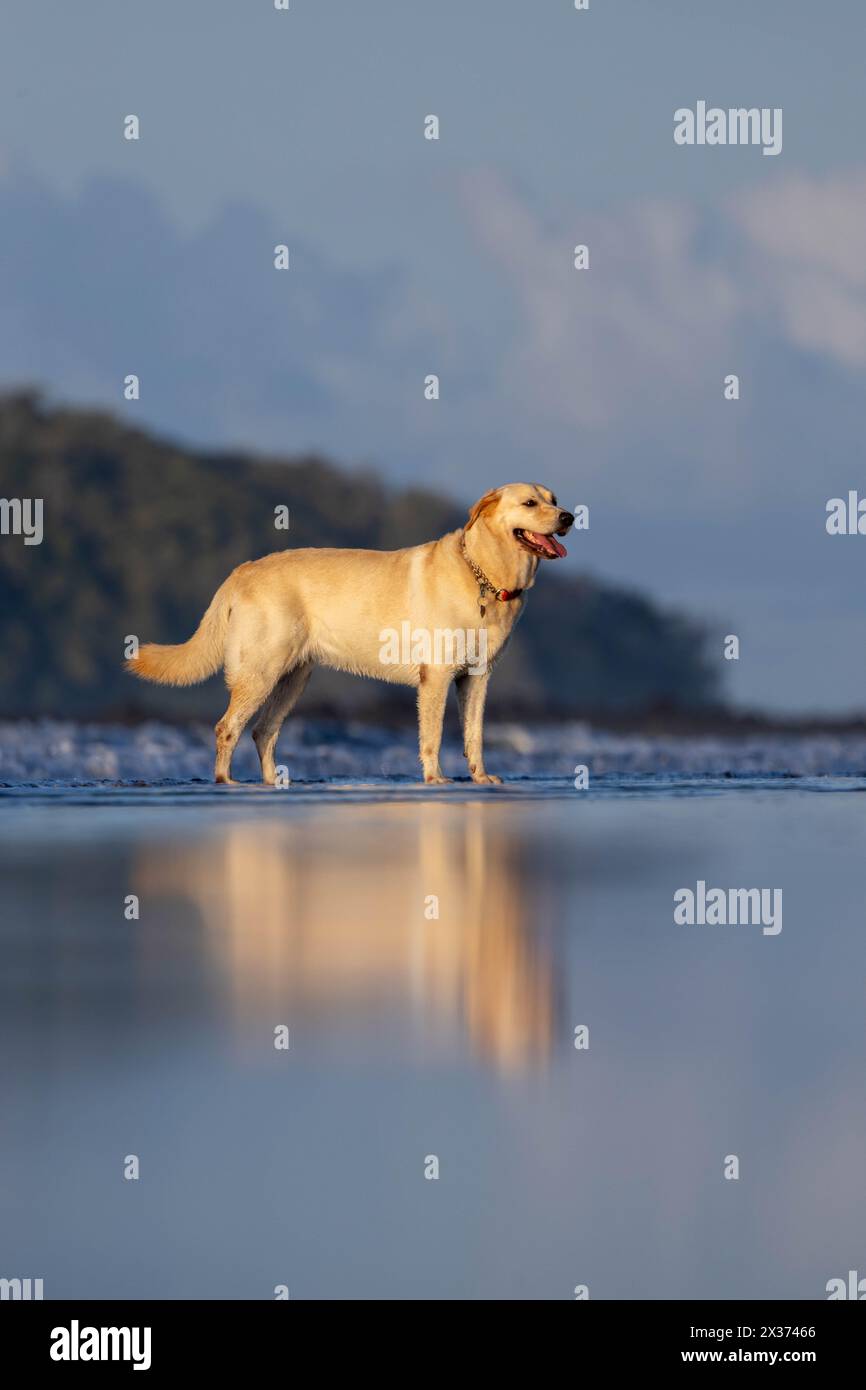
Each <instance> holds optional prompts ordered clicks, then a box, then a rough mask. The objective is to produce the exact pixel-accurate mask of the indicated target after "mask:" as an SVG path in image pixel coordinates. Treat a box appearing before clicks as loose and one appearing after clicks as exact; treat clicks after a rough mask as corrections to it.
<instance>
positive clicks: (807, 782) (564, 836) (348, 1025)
mask: <svg viewBox="0 0 866 1390" xmlns="http://www.w3.org/2000/svg"><path fill="white" fill-rule="evenodd" d="M490 763H491V765H493V766H495V758H494V757H491V759H490ZM864 785H866V784H864V782H863V780H862V779H860V778H855V777H848V778H843V777H838V778H833V779H829V778H825V777H818V776H811V777H808V778H791V777H779V776H776V777H768V776H767V775H762V776H748V775H741V776H739V777H734V778H730V777H727V778H726V777H724V776H715V777H701V776H699V775H697V774H687V773H682V772H680V773H677V772H675V771H672V772H670V773H668V774H667V775H665V776H663V777H655V778H654V777H652V776H650V775H649V774H646V773H644V774H640V775H635V774H631V775H627V774H623V773H610V774H608V775H607V776H600V777H597V778H594V779H593V782H592V784H591V788H592V789H591V790H590V791H589V792H577V791H575V790H574V788H573V786H572V783H571V780H570V779H569V778H568V777H567V776H556V777H553V776H551V777H546V778H538V777H531V776H529V775H526V776H524V777H523V778H522V779H515V780H513V781H509V782H508V783H507V785H506V786H505V787H504V788H503V789H477V790H476V789H474V788H472V787H471V785H470V784H459V785H456V786H454V787H446V788H442V789H426V790H424V789H420V790H419V789H418V788H417V787H416V785H415V784H414V783H409V782H408V781H406V782H395V781H393V780H391V781H388V782H385V781H381V780H379V781H373V780H371V779H370V778H369V777H367V778H365V779H364V780H363V781H362V780H359V779H350V780H348V781H345V780H344V781H343V782H342V783H341V782H338V781H335V780H333V778H332V780H330V781H328V782H318V783H314V782H312V781H310V782H308V783H307V784H305V785H303V786H298V787H295V788H292V789H288V790H286V791H283V792H273V791H261V790H260V789H258V788H255V787H252V786H251V787H242V788H239V789H232V788H212V787H211V786H209V785H207V784H204V783H201V784H196V783H180V782H178V781H174V782H165V783H163V784H162V785H159V786H143V787H136V786H132V785H128V784H127V785H124V786H121V787H118V786H111V785H107V784H106V783H104V782H103V783H98V782H96V781H94V782H92V783H91V785H78V786H69V785H67V786H63V785H60V784H59V781H58V779H53V780H52V781H48V780H47V779H43V781H42V783H41V785H34V784H33V783H31V784H30V785H29V786H22V785H20V784H18V785H9V786H7V787H6V789H5V791H4V793H3V795H2V796H0V836H2V844H0V870H2V878H3V885H4V893H3V916H2V927H0V964H2V972H0V1005H2V1012H0V1019H2V1021H0V1041H2V1056H3V1058H4V1066H3V1079H2V1091H3V1097H2V1100H3V1115H4V1126H3V1129H4V1138H3V1143H2V1174H0V1210H2V1230H3V1237H4V1238H3V1257H2V1263H3V1268H2V1269H0V1274H2V1275H4V1276H5V1277H13V1276H18V1277H34V1278H35V1277H41V1278H43V1279H44V1281H45V1294H46V1297H49V1298H50V1297H85V1298H86V1297H94V1298H96V1297H112V1296H113V1297H121V1298H139V1297H142V1298H143V1297H157V1298H186V1297H227V1298H270V1297H273V1291H274V1287H275V1286H276V1285H278V1284H286V1285H288V1287H289V1289H290V1292H291V1296H292V1297H293V1298H304V1297H321V1298H359V1297H368V1298H387V1297H390V1298H476V1297H480V1298H484V1297H486V1298H507V1297H512V1298H515V1297H516V1298H545V1299H546V1298H566V1299H567V1298H570V1297H572V1296H573V1290H574V1287H575V1285H577V1284H586V1285H588V1286H589V1291H590V1296H591V1297H593V1298H605V1297H607V1298H664V1297H672V1298H683V1297H699V1298H707V1297H721V1298H725V1297H735V1296H736V1297H754V1298H766V1297H781V1298H786V1297H794V1298H821V1297H824V1296H825V1293H824V1290H825V1285H826V1282H827V1280H828V1279H830V1278H833V1277H836V1276H842V1277H845V1276H846V1275H847V1271H848V1270H849V1269H860V1270H861V1271H863V1270H864V1268H866V1266H864V1261H866V1203H864V1197H863V1172H864V1171H866V1106H864V1085H863V1055H864V1043H866V997H864V979H866V969H864V956H866V948H864V940H866V931H864V912H863V903H862V892H861V886H860V885H861V876H862V865H863V863H864V849H866V801H864V800H863V799H862V798H861V796H860V795H858V794H856V793H858V792H860V791H862V790H863V788H864ZM819 792H820V793H821V794H818V793H819ZM851 793H855V794H851ZM699 879H703V880H705V881H706V882H707V884H708V885H712V886H723V887H755V886H757V887H773V888H777V887H778V888H781V889H782V890H783V901H784V915H783V926H782V930H781V931H780V932H779V934H778V935H775V936H771V935H765V934H764V932H763V931H762V928H761V926H760V925H759V924H755V925H740V926H725V927H722V926H702V927H701V926H678V925H676V924H675V923H674V920H673V894H674V892H675V891H676V890H677V889H678V888H680V887H682V886H691V887H692V888H694V886H695V884H696V882H697V880H699ZM130 894H135V895H136V896H137V897H138V899H139V903H140V917H139V919H138V920H137V921H135V920H127V919H126V918H125V916H124V903H125V900H126V898H127V897H128V895H130ZM434 895H435V898H436V899H437V900H438V917H436V916H433V915H431V914H432V912H433V907H432V903H431V899H432V897H433V896H434ZM280 1025H286V1026H287V1027H288V1028H289V1038H290V1047H289V1049H288V1050H287V1051H285V1050H277V1049H275V1047H274V1029H275V1028H277V1027H279V1026H280ZM579 1025H586V1026H587V1027H588V1028H589V1048H588V1049H587V1050H576V1049H575V1047H574V1030H575V1028H576V1027H578V1026H579ZM132 1154H135V1155H137V1156H138V1158H139V1161H140V1178H139V1180H138V1181H125V1180H124V1177H123V1165H124V1160H125V1158H126V1156H127V1155H132ZM732 1154H733V1155H737V1156H738V1158H739V1162H740V1177H739V1179H738V1180H737V1181H726V1180H725V1178H724V1176H723V1168H724V1164H725V1160H726V1156H728V1155H732ZM431 1155H435V1156H436V1157H437V1158H438V1161H439V1165H440V1167H439V1178H438V1180H433V1181H430V1180H427V1179H425V1162H426V1161H427V1160H428V1157H429V1156H431ZM428 1166H429V1165H428Z"/></svg>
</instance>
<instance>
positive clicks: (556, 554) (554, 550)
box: [526, 531, 568, 560]
mask: <svg viewBox="0 0 866 1390" xmlns="http://www.w3.org/2000/svg"><path fill="white" fill-rule="evenodd" d="M526 534H527V536H529V537H530V539H531V540H532V541H534V542H535V544H536V545H540V546H541V549H542V550H543V551H544V553H545V555H549V556H550V558H551V560H561V559H562V557H563V555H567V554H568V551H567V550H566V548H565V546H564V545H560V544H559V541H558V540H557V539H556V536H542V535H541V533H540V532H539V531H527V533H526Z"/></svg>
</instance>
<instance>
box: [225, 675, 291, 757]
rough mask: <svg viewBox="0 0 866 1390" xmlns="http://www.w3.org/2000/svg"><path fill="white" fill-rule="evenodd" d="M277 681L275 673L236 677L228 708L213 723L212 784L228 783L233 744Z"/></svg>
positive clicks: (234, 744)
mask: <svg viewBox="0 0 866 1390" xmlns="http://www.w3.org/2000/svg"><path fill="white" fill-rule="evenodd" d="M276 678H277V672H276V671H273V670H272V671H265V670H258V671H252V672H248V673H245V674H244V675H238V676H236V677H235V679H234V681H233V682H232V685H231V692H232V693H231V699H230V700H229V707H228V709H227V710H226V712H225V714H224V715H223V717H222V719H221V720H220V721H219V723H218V724H217V726H216V728H215V730H214V732H215V734H216V764H215V766H214V781H215V782H229V783H230V782H231V781H232V775H231V768H232V754H233V753H234V751H235V748H236V746H237V741H238V739H239V738H240V736H241V734H242V733H243V731H244V729H245V728H246V726H247V723H248V722H249V720H250V719H252V717H253V715H254V714H255V712H256V710H257V709H258V708H259V706H260V705H261V704H263V703H264V701H265V700H266V699H267V697H268V695H269V694H270V692H271V690H272V689H273V687H274V681H275V680H276Z"/></svg>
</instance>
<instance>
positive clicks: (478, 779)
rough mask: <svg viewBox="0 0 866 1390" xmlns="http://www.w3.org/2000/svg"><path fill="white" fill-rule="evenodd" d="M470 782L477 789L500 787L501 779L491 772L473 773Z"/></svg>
mask: <svg viewBox="0 0 866 1390" xmlns="http://www.w3.org/2000/svg"><path fill="white" fill-rule="evenodd" d="M472 780H473V782H474V783H475V784H476V786H479V787H501V786H502V778H501V777H497V776H496V774H495V773H493V772H473V774H472Z"/></svg>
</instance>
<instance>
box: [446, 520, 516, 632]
mask: <svg viewBox="0 0 866 1390" xmlns="http://www.w3.org/2000/svg"><path fill="white" fill-rule="evenodd" d="M460 549H461V550H462V551H463V559H464V560H465V561H466V563H467V565H468V566H469V568H470V569H471V571H472V573H473V574H474V575H475V578H476V579H477V580H478V611H479V612H480V614H481V616H482V618H483V617H484V615H485V614H486V612H487V605H486V604H485V602H484V595H485V594H487V593H490V594H493V595H494V596H495V597H496V598H497V599H498V600H499V602H500V603H509V602H510V601H511V599H513V598H520V595H521V594H522V593H523V590H522V589H497V588H496V587H495V586H494V585H493V584H491V583H490V580H489V579H488V578H487V575H486V574H485V573H484V571H483V569H482V568H481V566H480V565H476V563H475V561H474V560H473V559H472V557H471V555H470V554H469V551H468V550H467V549H466V532H465V531H461V533H460Z"/></svg>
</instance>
